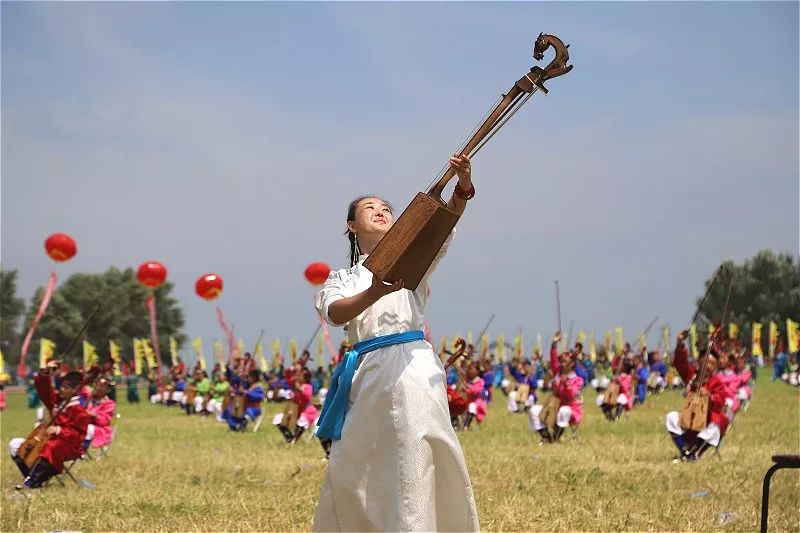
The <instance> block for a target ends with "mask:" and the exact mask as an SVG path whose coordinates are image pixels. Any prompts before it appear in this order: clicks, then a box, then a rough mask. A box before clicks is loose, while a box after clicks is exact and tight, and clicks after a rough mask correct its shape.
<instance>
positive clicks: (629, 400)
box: [597, 360, 633, 421]
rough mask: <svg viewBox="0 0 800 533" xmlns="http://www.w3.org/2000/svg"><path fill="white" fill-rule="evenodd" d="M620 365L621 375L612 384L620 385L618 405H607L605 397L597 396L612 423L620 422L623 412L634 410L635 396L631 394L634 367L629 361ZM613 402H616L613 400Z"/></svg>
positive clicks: (604, 412)
mask: <svg viewBox="0 0 800 533" xmlns="http://www.w3.org/2000/svg"><path fill="white" fill-rule="evenodd" d="M620 365H621V366H620V367H619V368H620V372H619V374H617V375H616V376H614V378H613V380H612V383H616V384H617V385H619V393H618V394H617V398H616V405H612V404H609V403H605V395H603V394H600V395H598V396H597V405H599V406H600V408H601V409H602V410H603V414H604V415H606V418H607V419H609V420H611V421H615V420H619V417H620V416H621V415H622V412H623V411H629V412H630V410H631V409H633V394H632V393H631V382H632V380H633V378H632V377H631V372H632V371H633V365H632V363H631V362H630V361H629V360H623V361H621V362H620ZM608 393H609V394H612V391H608ZM611 401H612V402H613V401H614V400H613V398H612V400H611Z"/></svg>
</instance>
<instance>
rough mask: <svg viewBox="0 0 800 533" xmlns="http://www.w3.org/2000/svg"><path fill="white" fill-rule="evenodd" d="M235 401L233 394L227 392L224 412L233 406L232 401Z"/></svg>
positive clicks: (223, 404)
mask: <svg viewBox="0 0 800 533" xmlns="http://www.w3.org/2000/svg"><path fill="white" fill-rule="evenodd" d="M232 401H233V395H232V394H226V395H225V397H224V398H223V399H222V412H223V413H224V412H226V411H227V410H228V407H230V406H231V402H232Z"/></svg>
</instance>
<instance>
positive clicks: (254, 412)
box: [227, 370, 264, 431]
mask: <svg viewBox="0 0 800 533" xmlns="http://www.w3.org/2000/svg"><path fill="white" fill-rule="evenodd" d="M240 394H243V395H244V417H242V418H236V417H235V416H233V413H232V412H231V409H230V408H228V413H229V414H228V418H227V420H228V427H230V428H231V431H244V430H245V428H246V427H247V422H248V421H250V422H254V421H255V419H256V418H258V416H259V415H260V414H261V402H263V401H264V389H263V388H262V387H261V372H259V371H258V370H252V371H250V373H249V374H248V375H246V376H245V377H244V381H243V387H242V391H241V392H240Z"/></svg>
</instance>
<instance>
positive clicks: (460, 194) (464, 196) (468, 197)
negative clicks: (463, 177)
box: [453, 183, 475, 200]
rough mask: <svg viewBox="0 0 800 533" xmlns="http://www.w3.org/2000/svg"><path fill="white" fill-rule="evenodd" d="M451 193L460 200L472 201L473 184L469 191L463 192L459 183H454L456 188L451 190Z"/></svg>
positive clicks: (473, 193)
mask: <svg viewBox="0 0 800 533" xmlns="http://www.w3.org/2000/svg"><path fill="white" fill-rule="evenodd" d="M453 193H454V194H455V195H456V196H458V197H459V198H461V199H462V200H472V199H473V198H474V197H475V184H474V183H473V184H472V186H471V187H470V188H469V190H468V191H465V190H464V189H462V188H461V183H456V188H455V190H453Z"/></svg>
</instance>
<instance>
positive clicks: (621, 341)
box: [614, 328, 625, 353]
mask: <svg viewBox="0 0 800 533" xmlns="http://www.w3.org/2000/svg"><path fill="white" fill-rule="evenodd" d="M614 334H615V335H616V339H614V350H615V351H616V352H618V353H622V348H623V347H624V346H625V338H624V337H623V336H622V328H614Z"/></svg>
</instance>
